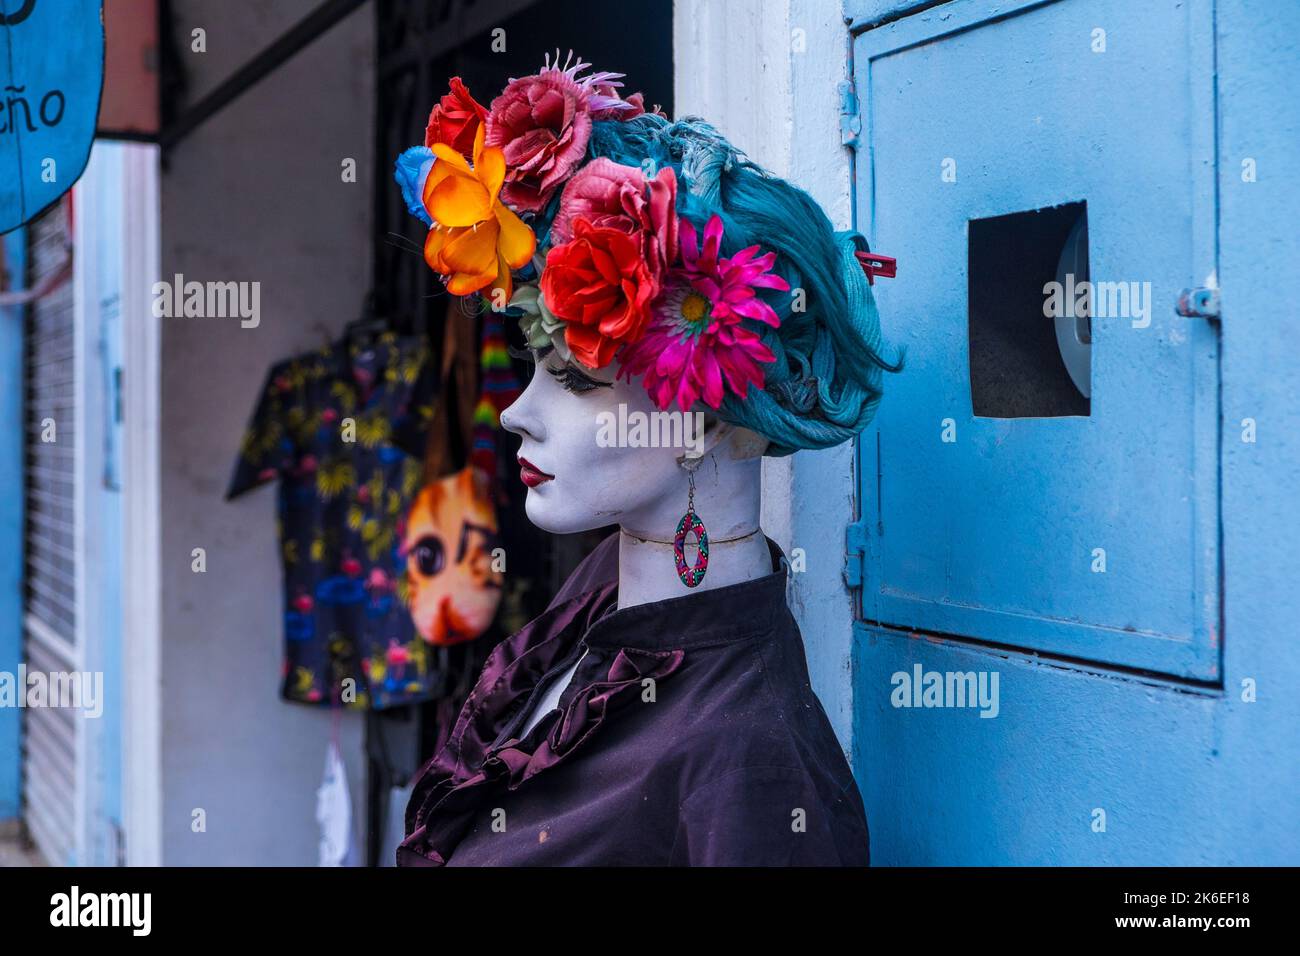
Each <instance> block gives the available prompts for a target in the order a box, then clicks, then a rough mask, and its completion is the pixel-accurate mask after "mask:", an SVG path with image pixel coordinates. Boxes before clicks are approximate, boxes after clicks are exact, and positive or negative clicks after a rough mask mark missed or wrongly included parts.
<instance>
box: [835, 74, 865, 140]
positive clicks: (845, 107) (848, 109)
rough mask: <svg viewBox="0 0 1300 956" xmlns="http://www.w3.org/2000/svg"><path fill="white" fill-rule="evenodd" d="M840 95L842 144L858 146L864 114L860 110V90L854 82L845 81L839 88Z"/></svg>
mask: <svg viewBox="0 0 1300 956" xmlns="http://www.w3.org/2000/svg"><path fill="white" fill-rule="evenodd" d="M837 89H838V90H839V94H840V142H841V143H843V144H844V145H845V146H857V145H858V134H859V133H861V132H862V114H861V112H860V111H859V109H858V90H857V87H856V86H854V85H853V81H852V80H844V81H843V82H842V83H840V85H839V86H838V87H837Z"/></svg>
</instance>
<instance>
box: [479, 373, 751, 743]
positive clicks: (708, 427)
mask: <svg viewBox="0 0 1300 956" xmlns="http://www.w3.org/2000/svg"><path fill="white" fill-rule="evenodd" d="M533 361H534V362H535V363H536V374H534V375H533V377H532V380H531V381H530V382H529V384H528V387H527V388H526V389H525V390H524V392H523V394H522V395H521V396H520V397H519V399H518V400H517V401H516V402H515V403H514V404H513V405H511V406H510V407H509V408H507V409H505V411H503V412H502V413H501V425H502V427H503V428H505V429H506V430H507V431H510V432H513V433H514V434H516V435H519V436H520V438H521V439H522V444H521V446H520V449H519V458H520V460H521V461H526V462H529V463H530V464H531V465H533V466H535V467H536V468H537V469H540V471H541V472H542V473H543V474H546V475H551V476H553V477H551V478H548V479H547V480H544V481H542V482H541V483H540V484H537V485H534V486H533V487H530V488H529V491H528V499H527V503H526V505H525V508H526V510H527V513H528V518H529V520H530V521H532V522H533V523H534V524H536V525H537V526H538V527H539V528H542V529H543V530H545V531H550V532H553V533H556V534H571V533H574V532H579V531H589V530H591V529H593V528H600V527H604V526H605V525H608V524H611V523H617V524H618V525H619V529H620V530H619V544H618V564H619V575H618V607H619V608H627V607H633V606H635V605H638V604H647V603H651V602H654V601H661V600H664V599H665V598H672V597H680V596H682V595H684V594H689V593H691V591H692V589H691V588H688V587H687V586H686V585H685V584H683V583H682V581H681V580H680V578H679V577H678V576H677V573H676V570H675V565H674V561H673V544H672V538H673V534H674V530H675V528H676V526H677V522H678V520H679V519H680V518H681V516H682V513H683V512H684V511H685V510H686V488H687V475H686V466H687V465H689V464H691V462H690V461H689V459H690V458H691V457H694V456H692V455H691V454H690V452H691V451H693V450H695V449H685V448H671V447H670V448H607V447H601V446H600V444H599V443H598V442H597V434H598V432H599V423H600V421H601V417H600V416H601V415H602V414H603V413H615V414H616V413H617V411H618V407H619V406H620V405H622V406H624V410H625V414H628V415H631V414H632V413H634V412H640V413H644V414H646V415H647V416H648V415H649V414H651V413H652V412H653V413H657V409H655V407H654V405H653V404H652V403H651V401H650V396H649V395H648V394H647V392H646V390H645V389H644V388H643V387H642V386H641V384H640V383H639V382H638V381H636V380H635V379H628V378H619V376H618V371H619V369H618V365H617V363H615V364H614V365H613V366H610V367H608V368H606V369H601V370H599V371H592V370H589V369H584V368H577V367H574V366H573V365H571V364H569V363H566V362H564V361H563V360H562V359H560V357H559V355H558V353H556V352H555V351H554V350H551V351H550V352H548V353H547V354H545V355H542V354H540V353H539V352H537V351H536V350H534V352H533ZM575 375H576V376H581V377H582V378H584V379H588V380H590V381H591V382H598V383H600V384H598V385H596V386H595V387H589V386H588V384H587V382H583V381H581V380H578V381H577V383H576V385H577V387H578V388H581V389H585V390H583V391H574V390H572V388H570V387H566V385H565V384H564V383H565V382H570V383H573V382H574V380H573V379H572V378H571V377H572V376H575ZM659 414H662V413H659ZM668 414H677V415H681V414H682V413H681V412H675V413H674V412H670V413H668ZM684 433H685V430H684V429H682V430H679V431H678V432H677V434H684ZM703 439H704V440H703V442H702V443H701V450H702V454H701V455H700V456H698V457H699V461H698V464H697V465H696V467H695V509H696V511H697V513H699V514H700V515H701V516H702V517H703V518H704V520H705V521H706V523H707V524H708V527H709V538H710V559H709V570H708V572H707V573H706V574H705V575H704V579H703V580H702V581H701V582H700V583H699V584H698V585H697V586H696V588H695V589H694V590H697V591H699V590H707V589H712V588H718V587H724V586H726V585H729V584H736V583H738V582H740V581H748V580H751V579H753V578H757V577H760V576H762V575H764V574H771V573H772V570H773V569H772V562H771V557H770V555H769V551H768V546H767V542H766V539H765V537H764V535H763V533H762V530H761V529H760V528H759V520H758V519H759V509H760V500H759V495H760V472H761V461H762V458H761V456H762V453H763V450H764V449H765V448H766V447H767V440H766V439H764V438H763V437H762V436H760V435H756V434H755V433H754V432H751V431H749V430H748V429H746V428H739V427H737V426H733V425H729V424H727V423H725V422H722V421H719V420H718V419H716V418H713V417H712V416H707V417H706V424H705V428H704V436H703ZM575 476H580V477H575ZM694 554H695V552H694V550H693V549H692V547H691V542H689V541H688V561H690V560H693V559H694ZM578 663H580V661H579V662H575V663H574V664H573V665H572V666H570V667H569V668H568V669H567V670H566V671H565V672H564V673H562V674H561V675H560V676H559V677H558V678H556V679H554V680H552V681H551V683H550V684H549V685H548V687H547V689H546V692H545V693H544V694H542V695H540V697H539V699H538V701H537V703H536V705H535V706H534V708H533V710H532V712H531V713H530V716H529V718H528V720H527V721H525V724H524V731H525V732H527V731H528V730H531V729H532V728H533V727H534V726H536V724H537V722H538V721H539V720H541V719H542V717H544V716H545V715H546V714H547V713H548V712H549V711H551V710H553V709H554V708H555V706H556V704H557V703H558V701H559V699H560V695H561V694H562V693H563V691H564V689H565V688H566V687H567V686H568V684H569V681H570V679H571V678H572V676H573V673H574V671H575V670H576V669H577V667H578Z"/></svg>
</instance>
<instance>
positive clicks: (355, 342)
mask: <svg viewBox="0 0 1300 956" xmlns="http://www.w3.org/2000/svg"><path fill="white" fill-rule="evenodd" d="M389 328H390V323H389V321H388V317H387V316H385V315H382V314H381V313H380V312H379V310H378V309H377V307H376V300H375V293H374V290H373V289H372V290H371V291H370V292H368V293H366V302H365V306H364V307H363V309H362V312H361V315H360V317H359V318H355V319H353V320H352V321H351V322H349V323H348V324H347V325H345V326H344V327H343V341H344V343H345V344H347V345H350V346H355V347H356V348H358V349H365V348H368V347H370V346H372V345H374V343H375V340H376V339H377V338H378V337H379V336H380V335H382V334H383V333H384V332H387V331H388V330H389Z"/></svg>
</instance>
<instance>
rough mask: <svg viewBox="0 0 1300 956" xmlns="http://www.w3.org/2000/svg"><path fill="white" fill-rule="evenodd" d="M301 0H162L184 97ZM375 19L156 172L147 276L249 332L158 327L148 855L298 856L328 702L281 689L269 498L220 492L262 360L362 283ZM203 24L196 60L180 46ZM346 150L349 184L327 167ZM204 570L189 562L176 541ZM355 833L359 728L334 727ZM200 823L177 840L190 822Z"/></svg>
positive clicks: (340, 33) (309, 55)
mask: <svg viewBox="0 0 1300 956" xmlns="http://www.w3.org/2000/svg"><path fill="white" fill-rule="evenodd" d="M317 5H318V2H317V0H276V2H274V3H271V2H269V0H262V2H242V3H238V4H231V3H224V2H220V0H177V2H175V3H174V4H173V7H174V10H175V25H176V31H177V37H178V41H179V42H180V43H181V57H182V61H183V63H184V64H185V67H186V70H187V72H188V74H189V77H190V91H189V98H190V101H191V102H192V101H194V100H195V99H197V98H198V97H200V96H202V95H203V93H205V92H207V91H208V90H211V89H212V88H213V87H214V86H216V85H217V84H218V83H220V82H221V81H222V80H223V79H225V78H226V77H227V76H229V75H230V74H231V72H232V71H233V70H235V69H236V68H237V67H238V66H240V65H241V64H243V63H244V62H246V61H247V60H248V59H249V58H250V57H251V56H253V55H254V54H255V53H256V52H258V51H259V50H260V49H262V48H263V47H265V46H266V45H267V44H268V43H270V42H271V41H272V40H274V39H275V37H277V36H278V35H279V34H280V33H282V32H283V31H284V30H285V29H287V28H288V27H290V26H292V25H293V24H294V23H295V22H296V21H298V20H299V19H301V18H302V17H303V16H304V15H306V14H307V13H308V12H310V11H311V10H312V9H314V8H315V7H316V6H317ZM373 20H374V12H373V10H372V9H371V7H370V6H369V5H366V6H364V7H362V8H361V9H360V10H358V11H357V12H356V13H354V14H352V15H351V16H350V17H349V18H348V19H347V20H345V21H344V22H342V23H341V24H339V25H338V26H336V27H334V28H333V29H332V30H331V31H330V32H329V33H327V34H325V35H324V36H323V37H321V38H320V39H319V40H317V41H316V42H315V43H314V44H313V45H312V46H310V47H308V48H307V49H306V50H304V51H303V52H301V53H300V54H298V56H297V57H295V58H294V59H293V60H291V61H290V62H289V63H287V64H286V65H285V66H283V67H282V68H281V69H279V70H278V71H276V72H275V73H274V74H272V75H271V76H270V77H268V78H266V79H265V80H263V81H262V82H261V83H260V84H259V85H258V86H256V87H254V88H253V89H252V90H250V91H249V92H247V93H245V94H244V96H243V97H241V98H240V99H239V100H237V101H235V102H234V103H233V104H231V105H230V106H228V107H227V108H226V109H225V110H223V111H222V112H221V113H219V114H217V115H216V116H215V117H213V118H212V119H211V120H209V121H208V122H207V123H206V124H204V125H203V126H201V127H200V128H199V129H198V130H196V131H195V132H194V133H193V134H192V135H191V136H190V137H189V138H188V139H187V140H185V141H184V142H182V143H181V144H180V145H179V146H178V147H177V148H176V149H175V150H174V151H173V152H172V153H171V154H170V156H169V157H168V158H167V162H166V166H165V169H164V173H163V180H162V264H163V269H162V271H163V276H164V277H166V278H170V277H171V276H172V275H173V274H174V273H182V274H184V276H185V277H186V279H187V280H188V279H197V280H201V281H207V280H213V281H231V280H235V281H241V280H243V281H247V280H252V281H258V282H260V283H261V313H262V314H261V324H260V325H259V326H258V327H257V328H249V329H245V328H241V327H240V324H239V322H238V320H236V319H220V318H205V319H184V318H173V319H162V320H160V321H161V322H162V324H163V334H162V384H161V389H162V395H161V404H162V455H161V458H162V463H161V466H162V645H163V646H162V685H163V714H162V726H163V741H162V747H163V756H162V769H163V816H164V819H163V827H162V831H163V859H162V862H163V863H165V864H168V865H189V864H278V865H303V864H307V865H310V864H314V863H315V861H316V853H317V840H318V827H317V825H316V822H315V809H316V797H315V790H316V787H317V786H318V785H319V783H320V780H321V775H322V772H323V769H324V759H325V748H326V744H327V742H328V741H329V737H330V732H331V715H330V713H329V711H328V710H312V709H309V708H306V707H303V706H300V705H297V704H288V703H285V702H283V701H282V700H281V699H280V698H279V685H280V668H281V659H282V654H281V642H282V641H283V636H282V626H281V620H282V609H281V592H280V563H279V558H278V553H277V552H278V548H277V542H276V533H275V526H274V522H275V511H276V495H275V491H274V489H273V488H269V487H268V488H263V489H260V490H258V491H256V492H253V493H251V494H249V495H248V496H246V497H245V498H242V499H240V500H238V501H236V502H234V503H230V504H226V503H224V502H223V501H222V495H223V492H224V490H225V485H226V482H227V481H228V479H229V476H230V471H231V468H232V466H233V464H234V459H235V455H236V452H237V449H238V446H239V441H240V437H241V434H242V430H243V428H244V425H245V423H246V421H247V419H248V416H249V414H250V412H251V409H252V406H253V402H254V400H255V398H256V396H257V390H258V389H259V388H260V386H261V384H262V382H263V379H264V376H265V374H266V370H267V367H268V365H269V364H270V363H272V362H273V361H275V360H277V359H279V358H281V357H284V356H286V355H290V354H293V353H297V352H300V351H303V350H306V349H311V348H316V347H319V346H321V345H323V344H324V343H325V342H326V341H327V339H328V338H329V337H331V336H332V335H333V334H335V333H336V332H337V331H339V330H340V329H341V327H342V326H343V324H344V323H345V322H347V321H348V320H349V319H351V318H354V317H355V316H356V314H357V313H358V312H359V310H360V308H361V303H362V298H363V296H364V294H365V292H366V289H367V287H368V283H369V278H370V229H371V215H372V211H371V204H372V194H371V182H372V180H371V176H372V173H373V170H372V168H371V166H372V163H371V153H372V150H373V139H372V137H373V89H374V79H373V73H374V62H373V59H374V29H373ZM196 28H202V29H203V30H205V31H206V46H207V52H205V53H197V52H193V51H192V50H191V48H190V41H191V31H192V30H194V29H196ZM345 157H352V158H355V159H356V161H357V169H358V176H357V182H355V183H344V182H342V180H341V176H340V171H341V163H342V160H343V159H344V158H345ZM198 547H202V548H205V549H206V551H207V572H206V573H204V574H195V573H193V572H192V571H191V558H190V554H191V551H192V549H194V548H198ZM340 735H341V743H342V748H343V752H344V759H345V761H346V762H347V764H348V772H349V777H350V780H351V783H352V799H353V810H354V823H356V831H357V833H358V835H360V834H361V832H362V830H361V826H360V824H361V820H362V815H363V807H364V803H363V798H364V789H363V787H362V780H363V778H364V774H363V765H362V726H361V718H360V717H359V716H358V715H355V714H349V715H344V716H343V717H342V720H341V726H340ZM196 808H202V809H203V810H204V811H205V813H206V823H207V830H206V832H204V833H194V832H192V829H191V819H192V814H193V811H194V810H195V809H196Z"/></svg>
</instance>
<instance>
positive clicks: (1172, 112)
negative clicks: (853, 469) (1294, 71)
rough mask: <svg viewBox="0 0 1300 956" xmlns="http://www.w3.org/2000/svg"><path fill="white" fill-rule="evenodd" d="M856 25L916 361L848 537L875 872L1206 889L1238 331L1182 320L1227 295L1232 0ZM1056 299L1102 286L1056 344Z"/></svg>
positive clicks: (869, 193)
mask: <svg viewBox="0 0 1300 956" xmlns="http://www.w3.org/2000/svg"><path fill="white" fill-rule="evenodd" d="M848 6H849V12H850V15H851V16H850V19H851V21H853V22H854V27H853V29H854V39H853V45H852V56H853V77H854V82H855V85H856V93H857V99H858V102H859V103H860V109H861V117H860V118H861V126H860V128H861V132H860V134H859V141H858V143H857V149H856V157H855V200H856V214H857V219H858V223H857V225H858V228H860V229H861V230H862V231H863V232H865V233H866V234H867V235H868V237H869V238H870V239H871V241H872V243H873V248H879V249H880V250H882V251H884V252H887V253H889V254H891V255H896V256H897V257H898V260H899V273H898V278H897V279H896V280H894V281H892V282H890V283H881V284H879V285H878V286H877V296H878V302H879V305H880V311H881V315H882V316H883V317H885V324H886V333H887V335H888V336H889V337H890V339H891V341H893V342H896V343H898V344H899V345H902V346H904V347H905V349H906V355H907V367H906V369H905V371H904V372H903V373H902V374H901V375H899V376H897V377H896V378H895V379H894V380H892V381H891V383H890V384H891V389H890V391H889V393H888V395H887V397H886V400H885V401H884V403H883V404H882V406H881V410H880V413H879V416H878V419H877V421H876V423H875V425H874V427H873V429H871V430H870V431H868V432H867V433H865V434H864V435H863V436H862V438H861V440H860V444H859V456H858V464H859V475H860V495H859V510H860V521H859V522H858V523H857V524H855V525H854V526H853V527H852V528H851V529H850V534H849V539H850V540H849V546H850V568H849V576H850V579H851V581H852V582H854V583H857V584H859V585H860V587H861V620H860V622H859V625H858V628H857V637H858V639H857V641H856V644H855V652H854V700H855V718H854V720H855V726H854V751H855V770H856V771H857V773H858V777H859V782H860V785H861V786H862V788H863V793H864V796H865V797H866V799H867V804H868V810H869V815H870V817H871V822H872V844H873V846H872V849H873V854H872V856H873V860H874V861H876V862H879V863H884V864H891V863H893V864H898V863H908V864H934V863H944V864H979V863H984V864H987V863H1028V864H1042V863H1082V864H1102V863H1110V864H1116V863H1175V862H1182V863H1194V862H1205V859H1204V857H1202V856H1198V854H1199V853H1201V852H1203V851H1202V850H1198V849H1197V847H1198V846H1202V847H1203V846H1204V845H1205V841H1200V843H1199V844H1198V842H1197V841H1185V842H1180V841H1178V840H1170V839H1168V837H1169V835H1170V834H1171V833H1174V832H1178V831H1179V830H1181V829H1182V828H1184V827H1187V826H1204V827H1207V828H1212V827H1213V826H1214V823H1213V814H1212V812H1211V811H1210V810H1209V808H1207V807H1206V806H1205V805H1204V803H1203V801H1202V802H1200V803H1198V801H1199V800H1200V796H1201V795H1198V794H1195V793H1189V792H1188V789H1187V787H1186V782H1187V781H1189V780H1197V779H1203V778H1204V776H1205V772H1204V771H1205V766H1206V763H1205V762H1206V760H1207V759H1209V758H1210V755H1212V754H1213V755H1217V752H1218V751H1217V747H1218V745H1219V742H1220V732H1221V728H1220V727H1219V726H1218V724H1217V723H1216V710H1215V708H1216V706H1218V703H1217V702H1218V701H1219V700H1220V698H1221V696H1222V693H1223V691H1222V651H1223V648H1222V641H1221V637H1220V635H1221V633H1222V628H1221V624H1220V621H1221V607H1220V603H1221V602H1220V570H1219V569H1220V552H1219V534H1220V519H1219V487H1218V480H1219V479H1218V475H1219V471H1218V468H1219V451H1218V448H1219V409H1218V385H1219V381H1218V374H1219V371H1218V359H1219V333H1218V327H1217V325H1216V324H1215V322H1214V321H1213V319H1212V317H1208V316H1200V317H1184V316H1181V315H1179V314H1177V313H1176V311H1175V305H1176V303H1177V301H1178V299H1179V293H1180V292H1181V290H1183V289H1185V288H1194V287H1201V286H1204V287H1209V288H1213V286H1214V285H1215V272H1216V254H1217V252H1216V179H1215V177H1216V162H1217V160H1216V155H1215V70H1214V18H1213V7H1212V3H1211V0H1153V2H1150V3H1143V4H1133V3H1131V2H1128V0H1095V2H1093V0H1089V2H1085V0H1049V2H1030V0H1021V2H1011V3H1006V2H992V0H965V2H953V3H947V4H940V5H939V6H937V7H932V8H929V9H924V10H922V11H921V12H917V13H910V14H909V9H911V8H914V7H915V6H916V5H915V4H907V3H895V4H890V3H881V2H866V0H863V2H859V3H857V4H856V6H857V7H860V8H862V9H861V10H859V11H857V12H858V14H859V15H858V16H856V17H854V16H853V14H854V12H855V11H854V6H855V4H854V3H853V2H850V3H849V5H848ZM1045 264H1046V265H1045ZM1045 267H1046V268H1047V272H1046V273H1044V268H1045ZM1045 275H1046V277H1047V278H1048V279H1049V280H1056V279H1064V280H1065V282H1066V283H1067V285H1066V292H1065V297H1066V298H1067V299H1068V300H1069V302H1075V301H1076V300H1075V298H1074V293H1075V292H1076V291H1077V290H1078V289H1082V288H1084V284H1085V283H1088V284H1089V285H1088V286H1087V287H1088V288H1089V290H1090V292H1089V297H1088V298H1085V299H1079V300H1077V303H1076V304H1077V305H1078V310H1077V314H1069V315H1066V316H1064V319H1065V321H1066V322H1067V325H1066V326H1065V328H1066V329H1067V333H1066V334H1065V335H1064V338H1062V337H1061V333H1060V332H1059V328H1061V326H1060V322H1061V321H1062V317H1061V316H1060V313H1059V311H1058V312H1057V313H1055V315H1056V316H1057V317H1055V318H1054V317H1052V316H1049V315H1048V314H1047V312H1048V307H1049V305H1050V304H1051V302H1052V301H1053V300H1055V302H1056V306H1057V307H1058V309H1059V305H1060V301H1061V294H1060V289H1059V288H1057V289H1053V288H1051V287H1050V281H1049V282H1048V283H1045V282H1044V276H1045ZM1058 286H1059V284H1058ZM1121 299H1126V300H1127V301H1121ZM1033 309H1042V310H1043V311H1040V312H1038V313H1033V312H1032V310H1033ZM1026 310H1029V311H1026ZM1013 313H1018V314H1014V315H1013ZM1040 323H1041V324H1040ZM990 330H991V331H990ZM1069 330H1074V331H1075V332H1076V333H1077V339H1076V340H1070V341H1066V339H1070V335H1069ZM990 342H992V346H990V345H989V343H990ZM1043 342H1047V343H1048V347H1047V351H1044V349H1043V345H1042V343H1043ZM1080 356H1083V357H1084V358H1085V364H1084V367H1083V368H1084V370H1083V372H1082V373H1080V372H1079V370H1078V359H1079V358H1080ZM1089 364H1090V368H1088V365H1089ZM982 390H983V391H982ZM1066 393H1069V394H1068V395H1067V396H1066V397H1067V399H1068V400H1064V401H1063V400H1059V396H1060V395H1065V394H1066ZM990 409H993V410H992V411H990Z"/></svg>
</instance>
